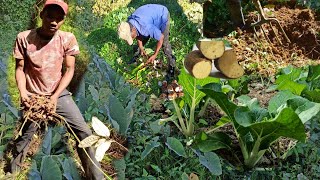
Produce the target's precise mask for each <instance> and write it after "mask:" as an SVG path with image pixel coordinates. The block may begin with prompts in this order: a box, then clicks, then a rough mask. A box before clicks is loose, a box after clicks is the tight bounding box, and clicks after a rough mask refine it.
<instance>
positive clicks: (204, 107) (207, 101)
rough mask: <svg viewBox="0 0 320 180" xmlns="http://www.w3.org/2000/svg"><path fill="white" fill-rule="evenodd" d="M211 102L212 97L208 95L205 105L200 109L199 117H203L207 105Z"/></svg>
mask: <svg viewBox="0 0 320 180" xmlns="http://www.w3.org/2000/svg"><path fill="white" fill-rule="evenodd" d="M209 102H210V98H209V97H207V98H206V101H205V103H204V105H203V106H202V107H201V110H200V111H199V114H198V117H202V116H203V115H204V113H205V112H206V109H207V106H208V104H209Z"/></svg>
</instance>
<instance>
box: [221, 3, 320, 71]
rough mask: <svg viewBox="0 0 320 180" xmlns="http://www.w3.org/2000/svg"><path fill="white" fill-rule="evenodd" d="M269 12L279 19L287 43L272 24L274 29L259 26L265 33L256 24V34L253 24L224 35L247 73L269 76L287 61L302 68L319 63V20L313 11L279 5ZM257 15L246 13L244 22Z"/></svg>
mask: <svg viewBox="0 0 320 180" xmlns="http://www.w3.org/2000/svg"><path fill="white" fill-rule="evenodd" d="M268 14H269V15H270V17H275V18H277V19H278V20H279V22H280V24H281V26H282V27H283V29H284V31H285V32H286V34H287V36H288V38H289V39H290V41H291V42H290V43H288V42H286V40H285V36H284V35H283V34H282V33H281V32H280V31H279V29H278V28H276V26H275V25H274V24H273V26H274V31H272V29H271V26H270V25H268V24H263V25H262V27H263V29H264V30H265V34H266V35H264V33H263V31H262V29H261V28H259V27H257V28H256V33H255V31H254V29H253V28H252V27H248V28H245V29H243V30H241V29H237V35H235V36H232V37H226V38H228V40H229V41H230V42H231V44H232V46H233V48H234V50H235V52H236V54H237V57H238V60H239V62H240V64H241V65H242V66H243V67H244V68H245V70H246V73H247V74H250V73H253V72H254V73H259V74H262V75H264V76H270V75H274V74H275V73H276V71H277V69H278V68H281V67H285V66H287V65H289V64H291V65H293V66H296V67H301V66H304V65H306V64H319V63H320V44H319V43H320V35H319V32H320V21H319V20H317V19H318V18H317V16H316V14H315V13H314V12H313V11H311V10H310V9H290V8H288V7H281V8H278V9H269V10H268ZM257 18H258V17H257V14H256V13H249V14H248V16H247V17H246V19H247V21H246V23H247V24H251V23H254V22H255V21H257ZM276 35H277V36H278V38H279V39H280V42H281V43H282V44H280V42H279V41H278V40H277V38H276ZM268 39H270V41H268Z"/></svg>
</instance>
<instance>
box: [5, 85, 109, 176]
mask: <svg viewBox="0 0 320 180" xmlns="http://www.w3.org/2000/svg"><path fill="white" fill-rule="evenodd" d="M56 113H57V114H59V115H61V116H63V117H64V118H65V120H66V121H67V122H68V123H69V125H70V126H71V128H72V130H73V131H74V132H75V133H76V135H77V136H78V138H79V139H80V140H82V139H84V138H86V137H88V136H90V135H91V134H92V132H91V130H90V129H89V127H88V125H87V124H86V122H85V121H84V119H83V117H82V115H81V112H80V110H79V108H78V107H77V105H76V104H75V102H74V101H73V99H72V96H71V94H70V93H69V91H67V90H64V91H63V92H62V93H61V95H60V97H59V99H58V103H57V109H56ZM25 127H26V128H24V132H23V135H22V136H21V137H19V139H17V143H16V151H17V153H18V155H17V156H16V157H15V158H14V159H13V161H12V162H11V171H12V172H15V171H18V170H19V169H20V168H19V164H21V163H23V161H24V159H25V157H26V155H27V152H28V150H29V146H30V142H31V140H32V136H33V135H34V134H35V133H36V131H37V130H38V126H36V125H35V124H34V123H29V124H26V125H25ZM68 130H69V129H68ZM86 151H87V152H88V154H89V156H90V157H91V159H92V160H93V161H94V162H95V164H97V165H98V167H100V164H99V162H98V161H97V160H96V159H95V157H94V153H95V152H94V149H93V148H92V147H90V148H86ZM77 152H78V155H79V157H80V160H81V163H82V166H83V169H84V171H85V173H86V179H90V180H101V179H103V174H102V173H101V172H100V171H99V170H98V169H97V168H96V167H95V166H94V164H92V163H91V161H90V159H89V158H88V157H87V155H86V154H85V152H84V150H83V149H82V148H78V142H77Z"/></svg>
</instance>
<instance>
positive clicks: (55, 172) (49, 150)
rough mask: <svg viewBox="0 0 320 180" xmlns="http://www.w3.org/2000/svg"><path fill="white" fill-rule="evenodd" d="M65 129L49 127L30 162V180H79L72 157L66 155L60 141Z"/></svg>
mask: <svg viewBox="0 0 320 180" xmlns="http://www.w3.org/2000/svg"><path fill="white" fill-rule="evenodd" d="M64 133H65V129H64V128H63V127H54V128H52V127H49V128H48V131H47V134H46V136H45V137H44V139H43V143H42V145H41V148H40V150H39V152H38V153H37V154H36V155H35V157H34V160H33V161H32V166H31V169H30V170H29V173H28V178H29V179H30V180H40V179H42V178H43V179H62V177H65V178H66V179H80V175H79V171H78V169H77V168H76V166H75V163H74V161H73V159H72V157H68V156H67V155H66V146H65V144H64V143H63V142H62V141H61V139H62V137H63V134H64Z"/></svg>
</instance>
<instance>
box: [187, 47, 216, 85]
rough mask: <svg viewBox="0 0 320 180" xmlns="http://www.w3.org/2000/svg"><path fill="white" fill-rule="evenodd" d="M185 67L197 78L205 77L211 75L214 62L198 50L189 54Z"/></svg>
mask: <svg viewBox="0 0 320 180" xmlns="http://www.w3.org/2000/svg"><path fill="white" fill-rule="evenodd" d="M184 67H185V68H186V70H187V71H188V72H189V73H190V74H191V75H192V76H194V77H195V78H198V79H203V78H206V77H208V76H209V74H210V72H211V68H212V62H211V60H208V59H206V58H205V57H204V56H203V55H202V53H201V52H200V51H199V50H196V51H191V52H190V53H189V54H188V55H187V57H186V59H185V60H184Z"/></svg>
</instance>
